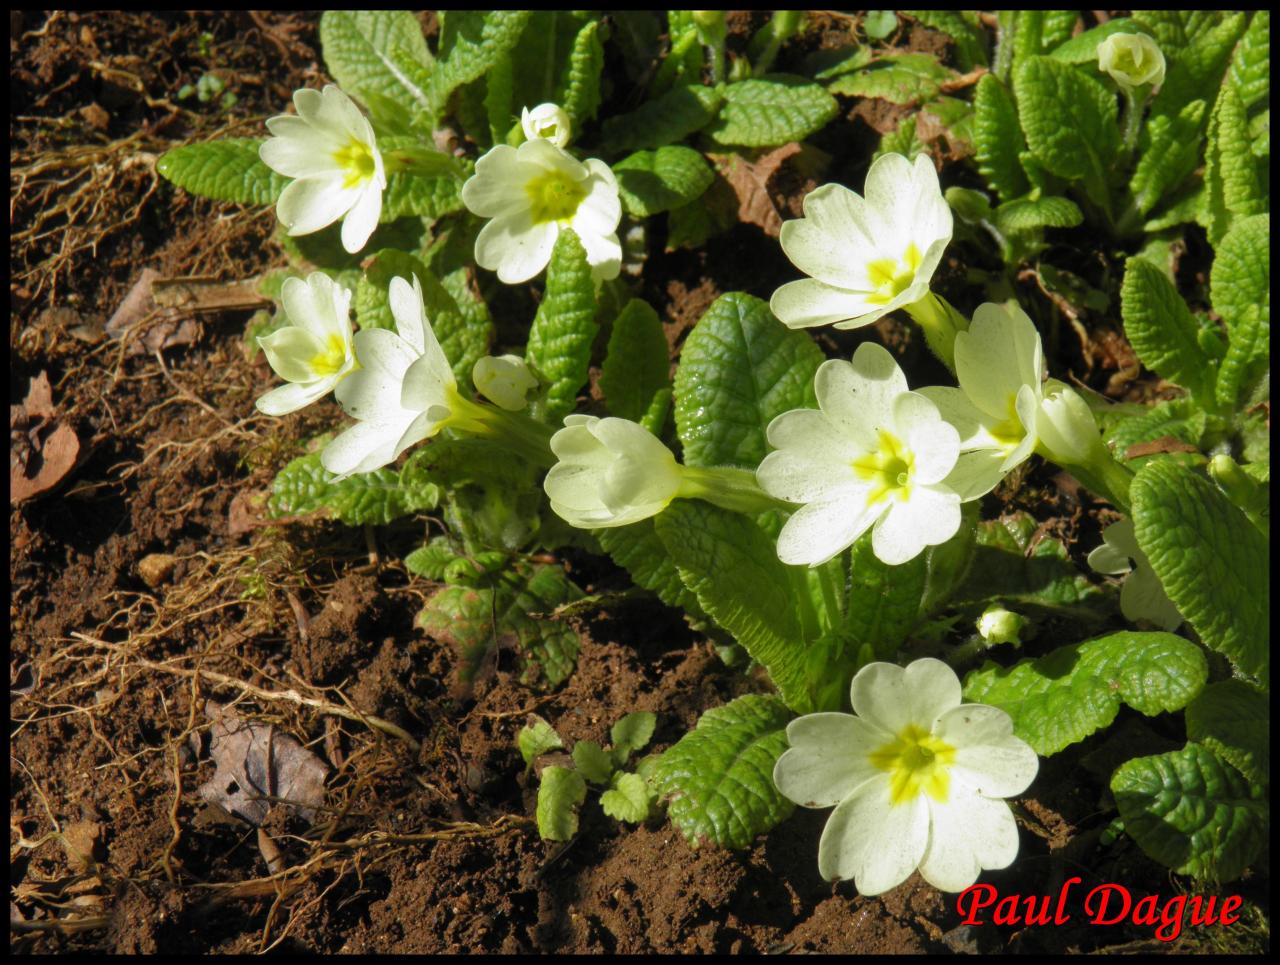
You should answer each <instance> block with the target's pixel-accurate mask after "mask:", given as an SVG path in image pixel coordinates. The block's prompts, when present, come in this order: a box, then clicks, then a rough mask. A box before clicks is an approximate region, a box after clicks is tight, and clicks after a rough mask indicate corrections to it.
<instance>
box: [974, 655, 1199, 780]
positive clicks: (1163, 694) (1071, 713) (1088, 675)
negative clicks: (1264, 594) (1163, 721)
mask: <svg viewBox="0 0 1280 965" xmlns="http://www.w3.org/2000/svg"><path fill="white" fill-rule="evenodd" d="M1208 672H1209V670H1208V665H1207V664H1206V662H1205V658H1204V654H1203V653H1202V652H1201V650H1200V648H1199V647H1197V646H1196V645H1195V644H1193V643H1192V642H1191V641H1189V640H1184V639H1182V638H1181V637H1178V636H1174V635H1173V634H1172V633H1131V632H1122V633H1113V634H1110V635H1108V636H1105V637H1099V638H1097V639H1096V640H1089V641H1086V642H1085V643H1077V644H1072V645H1070V646H1065V647H1059V648H1058V649H1057V650H1054V651H1053V652H1052V653H1050V654H1047V655H1046V656H1044V657H1041V658H1040V659H1038V660H1021V661H1019V662H1018V663H1017V664H1015V665H1014V666H1013V667H1009V668H1005V667H1000V666H997V665H996V664H994V663H991V662H987V663H986V664H984V665H983V666H982V668H981V669H980V670H975V671H974V672H973V673H971V674H969V675H968V676H967V677H966V678H965V682H964V696H965V698H966V699H967V700H972V701H975V702H976V703H981V704H991V705H993V706H995V707H999V708H1001V709H1002V710H1004V711H1006V712H1007V713H1008V714H1009V716H1010V717H1012V718H1013V731H1014V733H1015V734H1017V735H1018V736H1019V737H1021V738H1022V739H1023V740H1025V741H1026V742H1027V743H1028V744H1030V745H1031V747H1032V749H1033V750H1035V752H1036V753H1037V754H1042V755H1045V756H1048V755H1050V754H1056V753H1058V752H1059V751H1060V750H1062V749H1063V748H1065V747H1067V746H1069V745H1071V744H1074V743H1076V742H1077V741H1082V740H1084V739H1085V738H1086V737H1088V736H1089V735H1090V734H1092V733H1094V732H1096V731H1098V730H1101V729H1102V728H1104V727H1106V726H1107V725H1108V724H1110V723H1111V722H1112V721H1113V720H1115V716H1116V713H1117V712H1118V711H1119V709H1120V704H1121V702H1122V701H1123V702H1124V703H1126V704H1128V705H1129V706H1130V707H1132V708H1134V709H1135V710H1137V711H1139V712H1141V713H1143V714H1146V715H1147V716H1148V717H1154V716H1155V715H1156V714H1159V713H1164V712H1166V711H1173V710H1180V709H1182V708H1183V707H1185V706H1186V705H1187V704H1188V703H1189V702H1190V701H1191V699H1192V698H1193V697H1195V696H1196V694H1198V693H1199V692H1200V690H1201V689H1202V688H1203V687H1204V683H1205V679H1206V678H1207V676H1208Z"/></svg>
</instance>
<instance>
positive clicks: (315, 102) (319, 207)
mask: <svg viewBox="0 0 1280 965" xmlns="http://www.w3.org/2000/svg"><path fill="white" fill-rule="evenodd" d="M293 103H294V106H295V107H296V108H297V109H298V113H297V115H296V116H294V115H292V114H280V115H278V116H277V117H272V118H270V119H268V121H267V130H269V131H270V132H271V134H272V137H269V138H268V139H267V140H266V141H264V142H263V144H262V146H261V147H260V148H259V149H258V156H259V157H260V158H262V163H263V164H265V165H266V166H267V167H269V168H271V170H273V171H275V172H276V173H277V174H283V175H284V176H285V177H287V178H294V179H295V180H294V181H293V182H292V183H291V184H289V185H287V186H286V187H285V189H284V190H283V191H282V192H280V199H279V200H278V201H277V202H276V215H277V216H278V217H279V218H280V222H281V224H283V225H284V226H285V227H286V228H288V229H289V234H291V235H306V234H311V232H313V231H319V230H320V229H321V228H325V227H328V226H329V225H331V224H333V223H334V222H335V221H337V220H338V219H339V218H342V219H343V221H342V247H343V248H345V249H346V250H347V251H349V252H351V253H353V254H354V253H355V252H357V251H359V250H360V249H361V248H363V247H364V246H365V243H366V242H367V241H368V240H369V236H370V235H371V234H373V230H374V229H375V228H376V227H378V218H379V216H380V215H381V213H382V192H383V191H384V190H386V187H387V175H386V171H385V170H384V169H383V166H382V155H381V154H379V153H378V148H377V146H376V144H375V143H374V137H373V128H372V127H371V126H370V124H369V121H368V119H367V118H366V117H365V116H364V115H363V114H361V113H360V109H359V108H358V107H356V105H355V104H354V103H352V101H351V98H349V97H348V96H347V95H346V94H344V93H343V92H342V91H341V90H339V89H338V88H337V87H335V86H334V85H333V84H329V85H327V86H326V87H325V89H324V91H323V92H321V91H316V90H310V89H305V88H304V89H303V90H299V91H295V92H294V95H293Z"/></svg>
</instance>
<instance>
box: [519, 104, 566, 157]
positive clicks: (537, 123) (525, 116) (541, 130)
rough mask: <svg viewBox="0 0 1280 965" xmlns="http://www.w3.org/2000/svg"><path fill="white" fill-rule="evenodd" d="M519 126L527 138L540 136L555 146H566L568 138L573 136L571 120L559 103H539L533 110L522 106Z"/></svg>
mask: <svg viewBox="0 0 1280 965" xmlns="http://www.w3.org/2000/svg"><path fill="white" fill-rule="evenodd" d="M520 127H521V129H522V130H523V131H524V136H525V137H526V138H527V139H528V140H530V141H532V140H533V139H534V138H535V137H540V138H542V139H543V140H546V141H550V142H551V143H552V144H554V145H555V146H556V147H568V146H569V138H570V137H572V136H573V122H572V121H570V120H569V115H568V114H567V113H565V111H564V108H562V107H560V105H559V104H549V103H548V104H539V105H538V106H537V107H535V108H534V109H533V110H529V108H527V107H525V108H523V109H522V110H521V111H520Z"/></svg>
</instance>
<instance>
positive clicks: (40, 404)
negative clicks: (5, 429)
mask: <svg viewBox="0 0 1280 965" xmlns="http://www.w3.org/2000/svg"><path fill="white" fill-rule="evenodd" d="M79 455H80V440H79V439H78V438H77V437H76V433H75V430H74V429H72V428H71V427H70V426H69V425H66V424H63V423H59V422H57V409H56V408H55V406H54V404H53V390H52V389H51V387H50V386H49V377H48V375H46V374H45V373H44V372H41V373H40V374H39V375H37V376H36V377H35V378H33V379H32V380H31V385H30V387H29V388H28V390H27V397H26V398H25V399H23V400H22V404H21V405H11V406H9V504H10V505H16V504H17V503H20V502H23V501H24V500H27V499H30V498H32V497H33V496H38V495H39V494H40V493H43V492H47V491H48V490H50V489H52V488H53V487H54V486H56V485H57V484H58V483H60V482H62V480H63V478H64V477H65V476H66V475H67V473H69V472H70V471H71V469H72V468H73V467H74V466H75V464H76V459H77V458H78V457H79Z"/></svg>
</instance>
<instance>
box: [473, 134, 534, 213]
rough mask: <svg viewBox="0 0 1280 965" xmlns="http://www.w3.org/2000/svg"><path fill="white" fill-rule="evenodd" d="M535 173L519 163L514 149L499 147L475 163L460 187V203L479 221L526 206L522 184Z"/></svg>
mask: <svg viewBox="0 0 1280 965" xmlns="http://www.w3.org/2000/svg"><path fill="white" fill-rule="evenodd" d="M537 173H538V171H537V169H535V168H531V167H530V166H529V165H526V164H522V163H521V162H520V160H519V158H518V157H517V155H516V149H515V148H514V147H511V146H510V145H509V144H499V145H498V146H497V147H495V148H494V149H493V150H491V151H489V152H488V153H487V154H485V155H484V156H483V157H481V158H480V159H479V160H478V161H476V171H475V175H474V176H472V177H470V178H468V179H467V180H466V182H465V183H464V184H463V185H462V203H463V204H465V205H466V206H467V208H468V209H469V210H470V211H471V213H472V214H476V215H479V216H480V217H482V218H493V217H497V216H498V215H501V214H503V213H505V212H507V211H509V210H511V209H512V208H519V207H522V206H524V207H527V206H528V204H529V196H528V194H527V193H526V192H525V188H524V185H525V183H526V182H527V181H528V180H529V178H530V177H531V176H533V175H535V174H537Z"/></svg>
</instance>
